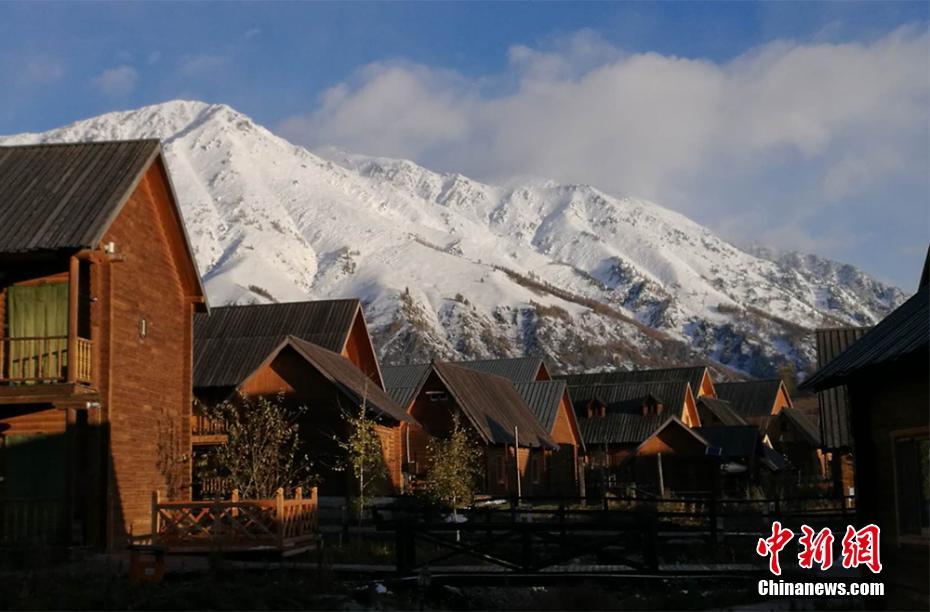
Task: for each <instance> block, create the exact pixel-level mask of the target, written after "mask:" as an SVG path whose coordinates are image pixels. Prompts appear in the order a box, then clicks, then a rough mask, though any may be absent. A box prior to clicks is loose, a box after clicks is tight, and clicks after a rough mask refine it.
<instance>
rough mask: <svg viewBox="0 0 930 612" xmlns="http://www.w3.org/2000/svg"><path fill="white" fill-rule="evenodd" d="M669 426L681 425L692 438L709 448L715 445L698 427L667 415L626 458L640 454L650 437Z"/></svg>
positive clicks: (627, 459)
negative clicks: (692, 426)
mask: <svg viewBox="0 0 930 612" xmlns="http://www.w3.org/2000/svg"><path fill="white" fill-rule="evenodd" d="M668 427H679V428H681V429H683V430H684V431H685V432H686V433H687V434H688V435H690V436H691V437H692V438H694V439H695V440H697V441H698V442H699V443H701V444H703V445H704V446H705V447H708V448H709V447H711V446H713V445H712V444H711V443H710V442H708V441H707V439H706V438H704V436H702V435H701V434H700V433H699V432H698V430H697V428H691V427H688V426H687V425H685V424H684V423H683V422H682V420H681V419H679V418H678V417H674V416H673V417H665V419H664V420H663V421H662V422H661V423H660V424H659V426H658V427H656V429H655V431H653V432H652V433H651V434H649V435H648V436H646V438H645V439H644V440H643V441H642V442H640V444H639V446H637V447H636V450H635V451H633V454H632V455H629V456H627V458H626V459H625V461H629V460H630V459H631V458H632V457H633V455H637V454H639V451H640V449H641V448H642V447H643V446H645V444H646V442H647V441H648V440H649V439H650V438H653V437H655V436H657V435H659V434H660V433H662V431H663V430H665V429H666V428H668ZM705 452H707V451H706V450H705Z"/></svg>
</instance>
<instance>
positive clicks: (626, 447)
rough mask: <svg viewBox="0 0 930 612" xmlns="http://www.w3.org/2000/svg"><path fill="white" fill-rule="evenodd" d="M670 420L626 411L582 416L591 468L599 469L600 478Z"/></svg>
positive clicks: (581, 428) (582, 432) (586, 454)
mask: <svg viewBox="0 0 930 612" xmlns="http://www.w3.org/2000/svg"><path fill="white" fill-rule="evenodd" d="M668 419H669V415H667V414H655V415H648V416H643V415H639V414H623V413H620V414H607V415H604V416H597V417H590V418H579V419H578V428H579V430H580V431H581V438H582V439H583V440H584V443H585V459H586V462H587V468H588V470H589V471H591V470H596V471H598V474H596V476H597V477H600V476H602V475H601V471H603V470H608V471H609V470H612V469H613V468H616V467H617V466H619V465H620V464H622V463H623V462H624V460H626V458H627V457H628V456H629V455H630V454H631V453H632V452H633V451H635V450H636V447H637V446H639V445H640V444H642V443H643V441H644V440H645V439H646V438H648V437H649V436H651V435H652V434H653V433H655V431H656V430H657V429H658V428H659V427H660V426H661V425H662V424H663V423H665V421H667V420H668ZM608 479H609V478H608ZM601 480H604V478H603V477H601ZM595 484H596V483H595ZM597 488H598V487H594V488H592V489H590V490H592V491H593V490H595V489H597Z"/></svg>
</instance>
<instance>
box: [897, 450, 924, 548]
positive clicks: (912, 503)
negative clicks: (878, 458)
mask: <svg viewBox="0 0 930 612" xmlns="http://www.w3.org/2000/svg"><path fill="white" fill-rule="evenodd" d="M894 457H895V494H896V496H897V509H898V533H900V534H901V535H917V536H921V535H922V536H930V437H928V435H927V434H926V433H923V434H918V435H902V436H899V437H896V438H895V439H894Z"/></svg>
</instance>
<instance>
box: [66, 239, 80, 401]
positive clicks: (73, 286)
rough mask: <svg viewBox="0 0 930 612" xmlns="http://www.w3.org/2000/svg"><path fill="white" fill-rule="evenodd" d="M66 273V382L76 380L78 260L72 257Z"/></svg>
mask: <svg viewBox="0 0 930 612" xmlns="http://www.w3.org/2000/svg"><path fill="white" fill-rule="evenodd" d="M69 267H70V271H69V274H68V382H69V383H73V382H76V381H77V376H76V374H77V367H76V366H77V328H78V286H79V279H78V275H79V274H80V261H79V260H78V258H77V257H72V258H71V260H70V261H69Z"/></svg>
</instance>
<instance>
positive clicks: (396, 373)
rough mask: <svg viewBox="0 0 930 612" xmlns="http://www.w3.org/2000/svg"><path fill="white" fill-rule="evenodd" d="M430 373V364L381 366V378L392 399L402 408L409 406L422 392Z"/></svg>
mask: <svg viewBox="0 0 930 612" xmlns="http://www.w3.org/2000/svg"><path fill="white" fill-rule="evenodd" d="M429 371H430V366H429V364H428V363H417V364H413V365H402V366H381V378H382V379H383V380H384V388H385V389H386V390H387V392H388V394H389V395H390V396H391V398H392V399H393V400H394V401H395V402H397V403H398V404H400V405H401V406H409V405H410V402H412V401H413V400H414V398H415V397H416V396H417V393H418V392H419V391H420V387H421V386H422V385H423V381H424V380H426V376H427V374H429Z"/></svg>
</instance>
